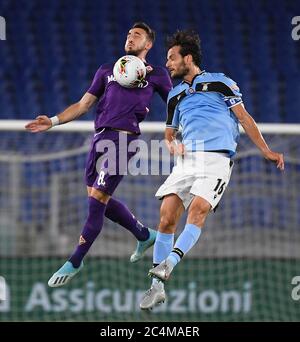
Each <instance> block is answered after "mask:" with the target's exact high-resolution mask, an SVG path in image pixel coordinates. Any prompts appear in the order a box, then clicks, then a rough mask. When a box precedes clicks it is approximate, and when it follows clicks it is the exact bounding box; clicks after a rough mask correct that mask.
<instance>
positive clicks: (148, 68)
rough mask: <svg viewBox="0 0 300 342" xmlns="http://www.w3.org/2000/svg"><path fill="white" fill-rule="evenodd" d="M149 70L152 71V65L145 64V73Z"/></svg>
mask: <svg viewBox="0 0 300 342" xmlns="http://www.w3.org/2000/svg"><path fill="white" fill-rule="evenodd" d="M151 71H153V68H152V66H151V65H147V66H146V72H147V74H149V72H151Z"/></svg>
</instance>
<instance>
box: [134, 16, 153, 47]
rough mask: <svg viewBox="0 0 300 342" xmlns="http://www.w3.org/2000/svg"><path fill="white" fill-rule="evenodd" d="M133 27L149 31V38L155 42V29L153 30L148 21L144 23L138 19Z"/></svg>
mask: <svg viewBox="0 0 300 342" xmlns="http://www.w3.org/2000/svg"><path fill="white" fill-rule="evenodd" d="M132 28H140V29H143V30H144V31H145V32H146V33H147V36H148V39H149V40H151V42H152V43H154V41H155V31H153V30H152V28H151V27H150V26H149V25H147V24H146V23H144V22H142V21H138V22H136V23H134V24H133V26H132Z"/></svg>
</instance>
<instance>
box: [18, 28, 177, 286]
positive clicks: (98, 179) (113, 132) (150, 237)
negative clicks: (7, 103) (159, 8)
mask: <svg viewBox="0 0 300 342" xmlns="http://www.w3.org/2000/svg"><path fill="white" fill-rule="evenodd" d="M154 40H155V33H154V31H153V30H152V29H151V28H150V27H149V26H148V25H147V24H145V23H143V22H138V23H135V24H134V25H133V26H132V28H131V29H130V30H129V32H128V34H127V39H126V43H125V51H126V53H127V54H131V55H135V56H137V57H139V58H140V59H141V60H142V61H143V62H144V63H145V65H146V68H147V76H146V78H145V80H144V83H143V84H142V87H138V88H132V89H127V88H124V87H121V86H120V85H119V84H118V83H117V82H115V81H114V79H113V66H114V64H113V63H110V64H103V65H102V66H101V67H100V68H99V69H98V71H97V72H96V74H95V77H94V80H93V82H92V84H91V86H90V88H89V89H88V91H87V92H86V93H85V94H84V96H83V97H82V99H81V100H80V101H79V102H77V103H75V104H73V105H71V106H70V107H68V108H67V109H65V110H64V111H63V112H62V113H60V114H58V115H57V116H54V117H50V118H49V117H47V116H45V115H40V116H38V117H37V118H36V119H35V120H33V121H32V122H30V123H28V124H27V125H26V126H25V128H26V129H27V130H28V131H30V132H34V133H35V132H43V131H47V130H48V129H50V128H51V127H53V126H55V125H58V124H64V123H67V122H69V121H72V120H74V119H76V118H78V117H80V116H81V115H83V114H85V113H86V112H87V111H88V110H89V109H90V108H91V107H92V106H93V105H94V104H95V103H96V102H97V101H98V106H97V111H96V118H95V135H94V139H93V141H92V144H91V149H90V152H89V155H88V158H87V163H86V175H85V179H86V185H87V192H88V196H89V210H88V217H87V220H86V223H85V225H84V227H83V230H82V232H81V235H80V238H79V243H78V245H77V247H76V249H75V250H74V252H73V254H72V255H71V257H70V258H69V260H68V261H67V262H66V263H65V264H64V265H63V266H62V267H61V268H60V269H59V270H58V271H57V272H56V273H54V274H53V276H52V277H51V278H50V279H49V281H48V285H49V286H51V287H58V286H62V285H64V284H66V283H67V282H68V281H69V280H70V279H71V278H72V277H73V276H74V275H75V274H77V273H78V272H79V271H80V269H81V268H82V267H83V261H82V260H83V258H84V256H85V255H86V253H87V252H88V250H89V248H90V247H91V245H92V243H93V242H94V241H95V239H96V238H97V236H98V235H99V233H100V231H101V229H102V226H103V219H104V216H106V217H107V218H109V219H110V220H112V221H114V222H117V223H119V224H120V225H122V226H123V227H125V228H126V229H128V230H129V231H130V232H131V233H132V234H133V235H134V236H135V237H136V238H137V240H138V243H137V248H136V250H135V252H134V253H133V254H132V255H131V257H130V261H131V262H136V261H138V260H139V259H140V258H141V257H142V255H143V254H144V253H145V251H146V249H147V248H149V247H150V246H152V245H153V244H154V241H155V237H156V231H154V230H152V229H148V228H147V227H145V226H144V225H143V224H141V223H140V222H139V221H138V220H137V219H136V218H135V217H134V215H133V214H132V213H131V212H130V211H129V210H128V208H127V207H126V206H125V205H124V204H123V203H122V202H120V201H118V200H116V199H115V198H112V197H111V196H112V195H113V192H114V191H115V189H116V188H117V186H118V184H119V183H120V181H121V180H122V178H123V175H122V174H121V173H120V172H119V173H118V170H116V171H117V172H116V174H110V173H109V172H107V171H103V170H104V169H101V171H100V172H99V173H98V171H99V170H97V168H96V166H97V161H98V160H99V158H100V157H101V156H103V153H102V154H101V153H100V152H98V151H99V149H97V144H99V142H100V143H101V141H103V140H109V141H112V142H113V143H114V145H115V148H116V154H115V156H112V158H115V159H116V161H117V163H116V165H119V163H118V156H119V155H121V156H122V157H123V156H124V155H125V159H126V162H127V163H128V161H129V160H130V158H131V157H133V155H134V154H135V152H128V149H127V147H128V145H129V143H130V142H132V141H134V140H135V139H137V138H138V135H139V134H140V129H139V123H140V122H141V121H143V120H144V119H145V117H146V115H147V114H148V112H149V109H148V108H149V105H150V101H151V98H152V95H153V93H154V92H155V91H157V92H158V93H159V95H160V96H161V98H162V99H163V100H164V101H165V102H166V100H167V97H168V93H169V91H170V89H171V87H172V83H171V80H170V77H169V74H168V72H167V71H166V70H165V69H164V68H162V67H157V66H153V65H150V64H148V63H147V62H146V59H145V58H146V55H147V53H148V51H149V50H150V49H151V48H152V46H153V43H154ZM121 135H126V138H127V139H126V141H127V146H124V145H123V144H121V143H119V139H120V137H121ZM123 138H124V136H123ZM122 141H123V140H122ZM97 150H98V151H97ZM126 157H127V158H126Z"/></svg>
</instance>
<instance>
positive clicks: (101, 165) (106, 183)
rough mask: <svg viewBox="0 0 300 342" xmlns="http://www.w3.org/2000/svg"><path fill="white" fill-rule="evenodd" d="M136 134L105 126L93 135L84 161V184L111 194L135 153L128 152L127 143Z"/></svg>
mask: <svg viewBox="0 0 300 342" xmlns="http://www.w3.org/2000/svg"><path fill="white" fill-rule="evenodd" d="M137 139H138V136H137V135H131V134H126V133H122V132H118V131H113V130H111V129H108V128H105V129H103V130H102V131H100V132H99V133H96V134H95V135H94V138H93V141H92V143H91V149H90V152H89V154H88V157H87V161H86V169H85V181H86V185H87V186H90V187H93V188H96V189H99V190H101V191H103V192H104V193H106V194H107V195H112V194H113V192H114V191H115V189H116V188H117V186H118V185H119V183H120V182H121V180H122V178H123V176H124V175H126V174H127V167H128V162H129V160H130V159H131V158H132V157H133V156H134V155H135V154H136V152H137V151H136V149H135V151H134V152H128V145H129V144H130V142H132V141H133V140H137Z"/></svg>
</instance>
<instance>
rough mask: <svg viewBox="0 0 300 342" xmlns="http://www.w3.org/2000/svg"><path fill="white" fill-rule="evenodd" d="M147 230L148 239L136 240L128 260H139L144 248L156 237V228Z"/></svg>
mask: <svg viewBox="0 0 300 342" xmlns="http://www.w3.org/2000/svg"><path fill="white" fill-rule="evenodd" d="M148 230H149V233H150V235H149V237H148V239H147V240H146V241H138V243H137V246H136V250H135V251H134V253H133V254H132V255H131V257H130V262H137V261H139V260H140V259H141V258H142V257H143V255H144V254H145V252H146V250H147V249H148V248H149V247H151V246H152V245H153V244H154V242H155V239H156V230H153V229H150V228H148Z"/></svg>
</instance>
